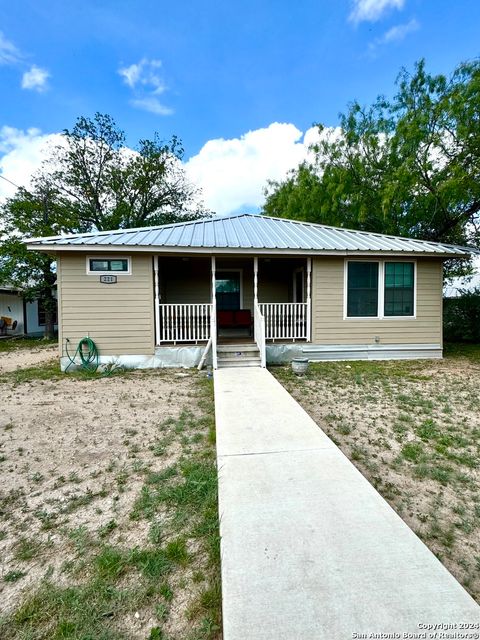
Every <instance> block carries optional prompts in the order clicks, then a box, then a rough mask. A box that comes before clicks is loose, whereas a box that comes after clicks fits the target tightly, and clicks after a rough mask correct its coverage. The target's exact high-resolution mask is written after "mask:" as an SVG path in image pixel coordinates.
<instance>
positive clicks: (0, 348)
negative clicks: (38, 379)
mask: <svg viewBox="0 0 480 640" xmlns="http://www.w3.org/2000/svg"><path fill="white" fill-rule="evenodd" d="M56 344H58V339H57V338H54V339H52V340H50V339H47V338H16V337H13V336H12V337H11V338H4V339H3V340H0V353H9V352H12V351H18V350H25V349H27V350H31V349H43V348H46V347H52V346H54V345H56Z"/></svg>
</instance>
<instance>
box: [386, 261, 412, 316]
mask: <svg viewBox="0 0 480 640" xmlns="http://www.w3.org/2000/svg"><path fill="white" fill-rule="evenodd" d="M413 307H414V265H413V262H386V263H385V309H384V313H385V315H386V316H413V314H414V308H413Z"/></svg>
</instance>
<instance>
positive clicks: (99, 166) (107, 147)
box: [45, 113, 207, 230]
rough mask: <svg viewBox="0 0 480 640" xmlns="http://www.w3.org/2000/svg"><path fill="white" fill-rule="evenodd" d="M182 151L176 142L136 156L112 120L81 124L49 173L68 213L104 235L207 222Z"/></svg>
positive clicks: (149, 146) (68, 135) (99, 117)
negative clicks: (71, 210)
mask: <svg viewBox="0 0 480 640" xmlns="http://www.w3.org/2000/svg"><path fill="white" fill-rule="evenodd" d="M182 158H183V147H182V144H181V142H180V140H179V139H178V138H177V137H176V136H173V137H172V138H171V140H170V141H169V142H163V141H162V140H161V139H160V138H159V136H158V134H154V136H153V138H152V139H144V140H140V142H139V143H138V145H137V148H136V149H135V150H132V149H129V148H127V147H126V145H125V133H124V132H123V131H122V130H121V129H119V128H118V126H117V125H116V123H115V121H114V120H113V119H112V118H111V117H110V116H109V115H103V114H100V113H97V114H96V115H95V116H94V118H93V119H91V118H85V117H81V118H78V120H77V122H76V124H75V126H74V127H73V128H72V129H70V130H69V129H65V131H64V132H63V144H60V145H58V146H57V147H56V148H55V152H54V154H53V155H52V157H51V158H49V159H48V160H47V162H46V164H45V172H46V173H48V174H49V175H50V179H51V181H52V183H53V185H54V187H55V189H56V191H57V193H58V194H59V197H60V198H61V200H62V202H63V203H64V205H65V206H66V207H70V206H71V207H73V208H74V209H75V210H76V212H77V216H78V218H79V220H80V221H81V223H82V224H87V225H91V226H93V227H95V228H96V229H99V230H108V229H119V228H129V227H130V228H131V227H142V226H149V225H158V224H166V223H169V222H178V221H181V220H190V219H195V218H198V217H202V216H205V215H206V214H207V212H206V211H205V210H204V208H203V207H202V206H201V205H200V204H199V202H198V197H199V191H198V189H196V188H195V187H194V186H193V185H192V184H190V183H189V181H188V180H187V178H186V176H185V171H184V169H183V166H182V164H181V160H182Z"/></svg>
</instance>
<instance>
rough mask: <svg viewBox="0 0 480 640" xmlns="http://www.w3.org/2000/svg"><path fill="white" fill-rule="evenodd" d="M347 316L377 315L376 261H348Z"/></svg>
mask: <svg viewBox="0 0 480 640" xmlns="http://www.w3.org/2000/svg"><path fill="white" fill-rule="evenodd" d="M347 289H348V291H347V316H348V317H354V318H358V317H375V316H377V315H378V262H349V263H348V282H347Z"/></svg>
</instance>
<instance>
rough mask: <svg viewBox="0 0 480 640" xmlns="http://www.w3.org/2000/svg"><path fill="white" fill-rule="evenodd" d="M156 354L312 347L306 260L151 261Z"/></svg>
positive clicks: (214, 357) (185, 258) (182, 258)
mask: <svg viewBox="0 0 480 640" xmlns="http://www.w3.org/2000/svg"><path fill="white" fill-rule="evenodd" d="M154 287H155V342H156V346H157V347H167V346H172V345H182V344H184V345H188V344H191V345H195V344H197V345H201V344H205V345H206V346H207V347H208V350H210V349H211V352H212V362H213V366H214V367H216V366H217V345H221V344H225V343H233V344H236V343H238V344H245V343H248V342H251V343H254V344H256V345H257V347H258V351H259V354H260V359H261V364H262V366H265V352H266V344H267V342H269V343H273V342H277V343H278V342H288V343H291V342H297V341H298V342H302V341H303V342H310V341H311V259H310V258H303V257H299V258H278V257H271V258H270V257H263V256H251V257H250V256H248V257H226V256H225V257H224V256H211V257H208V258H204V257H196V256H191V255H189V256H168V257H165V256H154Z"/></svg>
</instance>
